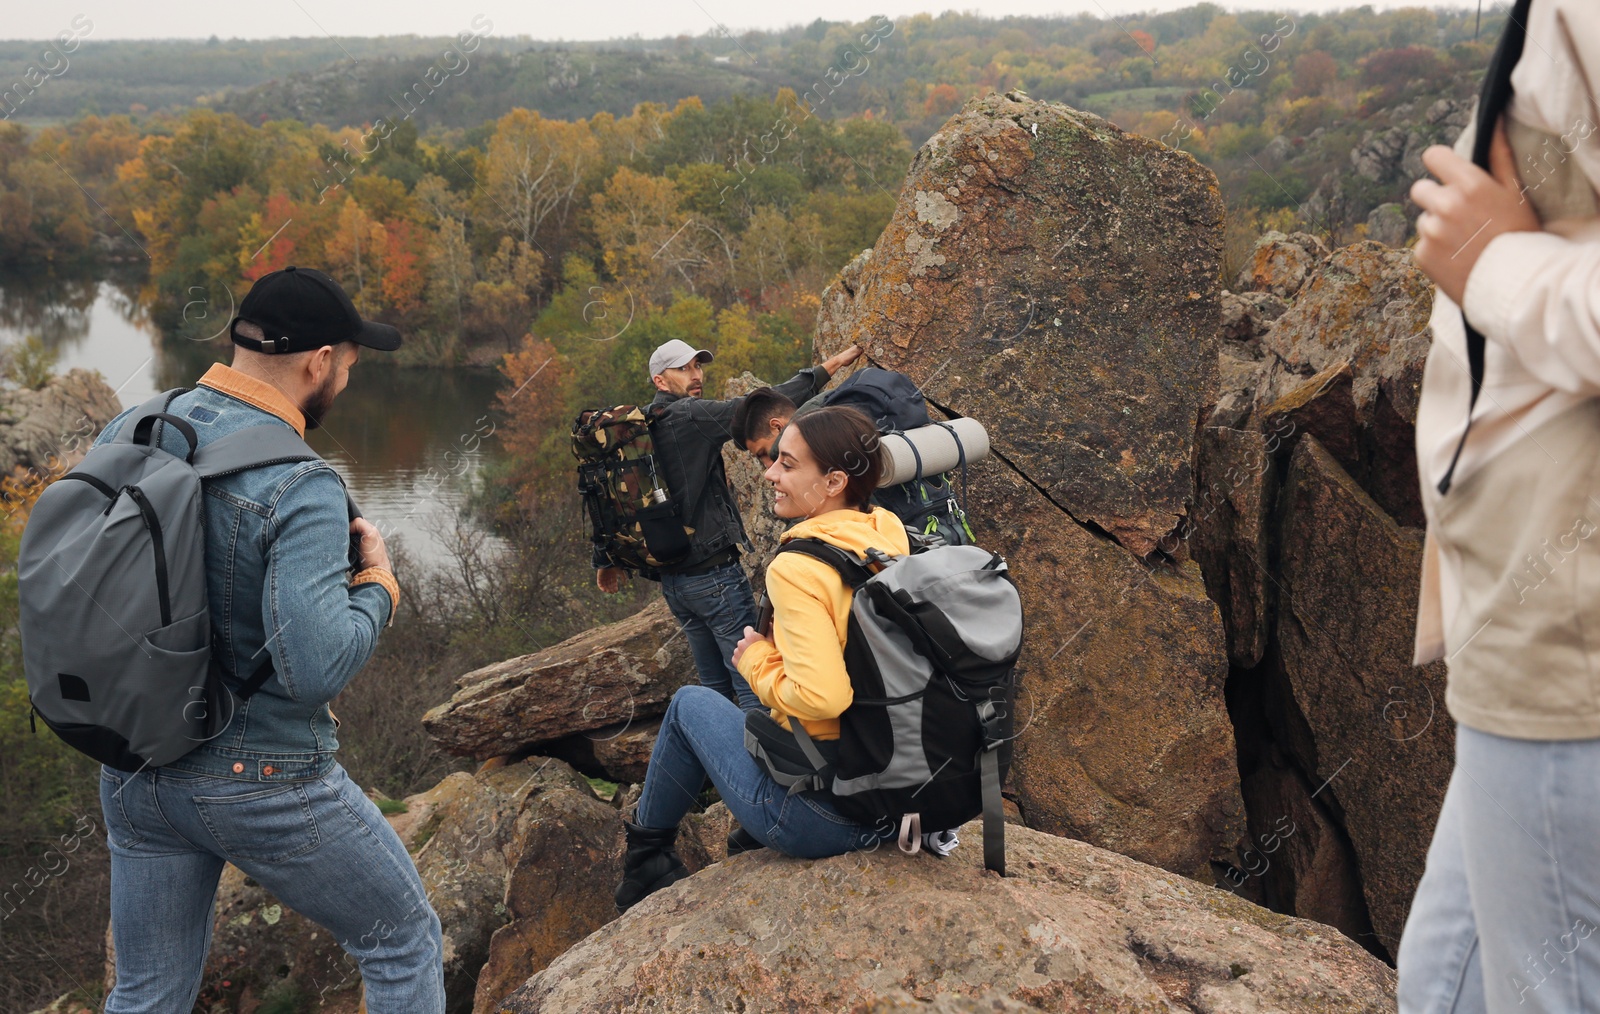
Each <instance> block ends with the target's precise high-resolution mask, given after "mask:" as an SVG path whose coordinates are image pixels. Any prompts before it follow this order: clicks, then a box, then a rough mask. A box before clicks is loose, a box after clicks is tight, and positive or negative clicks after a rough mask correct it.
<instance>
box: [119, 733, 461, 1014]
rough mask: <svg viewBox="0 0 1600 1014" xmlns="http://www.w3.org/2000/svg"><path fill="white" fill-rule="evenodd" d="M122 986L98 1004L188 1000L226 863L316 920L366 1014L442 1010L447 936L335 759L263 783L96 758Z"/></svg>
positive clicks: (180, 1005)
mask: <svg viewBox="0 0 1600 1014" xmlns="http://www.w3.org/2000/svg"><path fill="white" fill-rule="evenodd" d="M100 806H101V809H102V810H103V811H104V813H105V821H106V837H107V840H108V841H109V843H110V846H111V933H112V937H113V939H114V941H115V944H116V950H117V985H116V988H115V989H114V990H113V991H112V993H111V996H110V997H108V998H107V1000H106V1005H105V1011H106V1014H129V1012H141V1014H144V1012H149V1014H173V1012H177V1011H187V1010H189V1008H190V1007H192V1006H193V1005H194V1001H195V996H196V995H197V994H198V993H199V991H200V986H201V977H202V975H203V973H204V970H205V965H206V954H207V952H208V951H209V950H210V949H211V926H212V920H213V905H214V902H215V900H216V893H217V879H218V877H220V876H221V874H222V867H223V864H224V862H229V863H232V864H233V865H235V866H237V867H238V868H239V869H240V870H241V871H243V872H244V874H245V875H246V876H248V877H251V878H252V879H254V880H255V881H257V882H258V883H259V884H261V886H262V887H264V888H266V889H267V890H268V891H271V892H272V894H273V895H274V896H275V897H276V898H277V899H278V900H279V901H281V902H282V903H283V904H285V905H287V906H288V907H290V908H292V909H294V910H295V911H296V912H299V913H300V914H301V915H304V916H306V917H307V918H308V919H311V920H312V921H313V922H316V923H317V924H318V925H320V926H322V927H324V928H325V929H327V930H328V932H329V933H331V934H332V936H333V938H334V939H335V940H337V941H338V942H339V945H340V946H341V947H343V948H344V949H345V951H346V952H348V953H349V954H350V956H351V957H353V958H354V959H355V960H356V962H357V964H358V965H359V966H360V968H361V978H362V981H363V983H364V984H365V986H366V1001H367V1007H366V1009H367V1010H369V1011H371V1012H372V1014H442V1012H443V1011H444V964H443V954H444V951H443V940H442V937H441V934H440V929H439V917H438V916H437V915H435V914H434V911H433V907H432V906H431V905H430V904H428V898H427V894H426V893H425V891H424V888H423V885H422V880H421V878H420V877H418V876H417V868H416V866H415V864H413V863H412V861H411V857H410V856H409V855H408V854H407V853H406V849H405V846H404V845H402V844H401V842H400V836H399V835H397V834H395V832H394V829H393V828H391V827H390V826H389V822H388V821H386V820H384V819H383V815H382V814H381V813H379V812H378V808H377V806H376V805H374V804H373V802H372V800H370V799H368V798H367V797H366V796H365V795H364V794H363V793H362V792H361V790H360V789H359V788H358V787H357V786H356V785H355V783H354V782H352V781H350V778H349V776H347V775H346V774H345V772H344V768H343V767H341V766H339V765H338V764H334V765H333V766H332V767H331V768H330V769H329V770H328V773H327V774H325V775H323V776H322V777H320V778H309V779H305V780H301V781H289V782H277V783H270V784H263V783H261V782H258V781H240V780H235V779H231V778H218V777H212V776H206V775H183V774H176V773H173V772H170V771H167V770H165V769H162V768H150V769H147V770H145V771H142V772H140V773H139V774H137V775H134V776H131V777H130V776H129V775H127V774H126V773H124V772H120V771H114V770H112V769H110V768H102V769H101V771H100Z"/></svg>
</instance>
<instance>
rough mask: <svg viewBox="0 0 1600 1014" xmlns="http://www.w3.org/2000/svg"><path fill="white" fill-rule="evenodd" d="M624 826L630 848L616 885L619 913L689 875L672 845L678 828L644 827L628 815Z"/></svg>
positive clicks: (623, 861) (615, 898)
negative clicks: (626, 830) (619, 880)
mask: <svg viewBox="0 0 1600 1014" xmlns="http://www.w3.org/2000/svg"><path fill="white" fill-rule="evenodd" d="M622 826H623V827H625V828H627V829H628V851H627V852H626V853H625V854H624V855H623V857H622V883H621V884H619V885H617V893H616V895H615V896H614V900H615V901H616V903H617V911H618V912H619V913H620V912H626V911H627V910H628V909H630V908H632V907H633V906H635V905H637V904H638V903H639V902H641V901H643V900H644V899H645V898H646V897H647V896H648V895H651V894H654V893H655V892H656V891H659V890H661V889H662V888H663V887H666V886H667V885H669V884H675V883H677V882H678V881H680V880H682V879H683V878H684V877H687V876H688V875H689V871H688V870H687V869H685V868H684V865H683V860H681V859H679V858H678V851H677V849H676V848H674V847H673V846H674V844H675V843H676V842H677V840H678V829H677V828H675V827H673V828H668V829H667V830H665V831H662V830H658V829H656V828H651V827H641V826H639V825H638V824H635V823H633V822H632V821H630V820H628V819H626V818H624V819H623V821H622Z"/></svg>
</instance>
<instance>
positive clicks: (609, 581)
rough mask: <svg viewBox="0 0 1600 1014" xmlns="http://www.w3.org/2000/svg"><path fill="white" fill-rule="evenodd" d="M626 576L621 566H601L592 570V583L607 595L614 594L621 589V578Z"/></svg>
mask: <svg viewBox="0 0 1600 1014" xmlns="http://www.w3.org/2000/svg"><path fill="white" fill-rule="evenodd" d="M627 576H628V572H627V571H626V570H623V569H622V568H621V567H601V568H600V569H599V570H597V571H595V572H594V583H595V584H596V585H598V586H599V588H600V590H601V591H603V592H605V593H606V594H607V595H615V594H616V593H617V592H619V591H621V590H622V580H623V578H625V577H627Z"/></svg>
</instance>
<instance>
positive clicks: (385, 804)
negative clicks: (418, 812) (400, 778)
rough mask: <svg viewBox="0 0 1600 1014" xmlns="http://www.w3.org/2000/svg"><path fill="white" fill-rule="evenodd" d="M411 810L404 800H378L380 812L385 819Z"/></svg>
mask: <svg viewBox="0 0 1600 1014" xmlns="http://www.w3.org/2000/svg"><path fill="white" fill-rule="evenodd" d="M410 809H411V807H409V806H407V805H406V801H405V800H404V799H380V800H378V812H379V813H381V814H383V815H384V816H385V817H392V816H394V815H395V814H397V813H405V812H407V811H408V810H410Z"/></svg>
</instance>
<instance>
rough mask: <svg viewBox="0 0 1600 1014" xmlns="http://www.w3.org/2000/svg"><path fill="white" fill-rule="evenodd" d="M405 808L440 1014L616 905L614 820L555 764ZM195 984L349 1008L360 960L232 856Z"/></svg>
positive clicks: (216, 1005)
mask: <svg viewBox="0 0 1600 1014" xmlns="http://www.w3.org/2000/svg"><path fill="white" fill-rule="evenodd" d="M405 807H406V808H405V811H404V812H402V813H397V814H395V815H393V816H391V817H390V822H391V824H392V825H393V826H394V828H395V830H396V832H397V833H399V835H400V837H401V840H402V841H403V842H405V845H406V848H407V850H408V851H410V852H411V853H412V856H413V858H414V860H415V862H416V864H417V872H418V874H419V875H420V876H421V877H422V881H423V884H424V886H425V887H426V889H427V893H428V900H429V902H430V904H432V906H433V908H434V910H435V911H436V912H438V914H439V919H440V922H441V924H442V927H443V933H444V955H443V959H444V970H445V991H446V997H447V1009H448V1010H449V1011H451V1012H453V1014H466V1012H468V1011H472V1010H474V1009H478V1010H487V1009H492V1003H493V999H494V998H491V999H489V1000H485V1001H481V1002H480V1004H479V1006H478V1007H476V1008H475V1007H474V994H475V993H477V994H482V993H483V992H484V990H485V989H488V990H489V991H490V992H493V991H494V988H495V987H494V986H490V987H485V986H483V983H484V982H485V981H486V980H488V981H491V982H493V983H500V984H503V985H504V986H505V988H506V989H510V988H512V987H513V986H515V985H516V984H517V983H520V982H521V981H522V980H524V979H526V978H527V977H528V976H529V975H531V974H532V973H534V972H536V971H538V970H539V969H540V968H543V967H544V966H545V965H546V964H547V963H548V962H549V961H550V960H551V959H552V958H554V957H555V956H556V955H557V954H560V953H561V952H562V951H563V950H565V949H566V948H567V947H568V946H570V945H571V944H573V943H575V942H576V941H578V940H579V939H581V938H583V937H584V936H586V935H588V934H589V933H591V932H593V931H594V930H595V929H598V928H599V927H600V926H601V925H603V924H604V923H605V922H606V921H608V920H609V919H612V918H614V917H615V916H616V911H615V909H614V908H613V907H612V904H611V891H612V889H613V888H615V887H616V884H617V881H618V879H619V877H620V875H621V874H620V865H619V863H620V859H619V857H620V855H621V850H622V823H621V820H620V818H619V815H618V813H617V810H616V809H615V808H614V807H612V806H611V805H609V804H607V803H605V802H602V801H601V800H600V799H598V798H597V797H596V796H595V794H594V791H593V790H592V789H591V788H590V787H589V783H588V782H587V781H585V780H584V779H583V778H582V777H581V776H579V775H578V774H576V773H575V772H574V771H573V770H572V769H571V768H569V767H567V765H565V764H563V763H562V762H560V761H557V760H552V759H549V758H543V757H531V758H528V759H527V760H524V761H522V762H520V763H513V764H502V765H496V766H493V767H490V768H488V769H486V770H484V771H480V772H478V773H477V774H473V775H469V774H466V773H463V772H457V773H455V774H451V775H449V776H447V777H446V778H445V779H444V780H443V781H441V782H440V783H439V784H438V785H436V786H434V787H433V788H432V789H429V790H428V791H426V792H422V793H418V794H417V795H414V796H411V797H408V798H407V799H406V800H405ZM702 819H703V818H702ZM723 833H726V831H725V829H723ZM684 855H685V861H686V862H687V863H689V865H690V866H691V868H694V869H699V868H701V867H703V866H704V865H705V864H706V863H707V862H709V861H711V859H710V858H709V857H708V856H707V855H706V850H705V849H704V847H700V846H698V845H697V844H696V845H694V846H693V847H690V848H686V849H685V852H684ZM205 982H206V985H205V988H204V990H203V992H202V995H201V1001H202V1006H201V1009H206V1010H211V1009H217V1010H222V1009H227V1010H236V1009H252V1008H251V1007H250V1005H251V1004H254V1003H257V1002H260V1001H262V1000H264V999H266V1000H270V999H274V998H277V997H299V998H300V999H301V1000H302V1001H308V1000H310V999H311V998H315V1000H316V1002H317V1003H318V1004H320V1006H319V1007H318V1009H319V1010H331V1011H340V1012H350V1014H353V1012H355V1011H356V1010H357V1008H358V1005H359V1004H360V1000H361V973H360V970H359V969H358V967H357V966H356V963H355V961H354V959H353V958H351V957H350V956H349V955H348V954H347V953H346V952H345V951H344V950H342V949H341V948H340V946H339V944H338V942H337V941H335V940H334V939H332V938H331V937H330V936H329V935H328V934H327V933H326V932H325V931H322V930H321V929H320V928H319V927H317V926H316V925H315V924H313V923H311V922H310V921H309V920H307V919H305V918H303V917H302V916H300V915H298V914H296V913H295V912H293V911H291V910H290V909H288V908H286V907H285V906H283V905H282V904H281V903H279V902H278V901H277V899H275V898H274V897H272V895H271V894H270V893H268V892H267V891H266V890H265V889H264V888H262V887H261V886H260V885H259V884H257V883H256V882H255V881H253V880H251V879H249V878H247V877H246V876H244V874H243V873H241V872H240V871H239V870H237V869H235V868H234V867H232V866H229V867H227V868H226V869H225V870H224V872H223V877H222V883H221V886H220V888H219V890H218V895H217V909H216V925H215V928H214V931H213V946H212V951H211V959H210V963H209V964H208V966H207V974H206V980H205ZM504 991H505V990H501V991H500V992H501V993H503V992H504ZM497 996H498V994H497Z"/></svg>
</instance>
